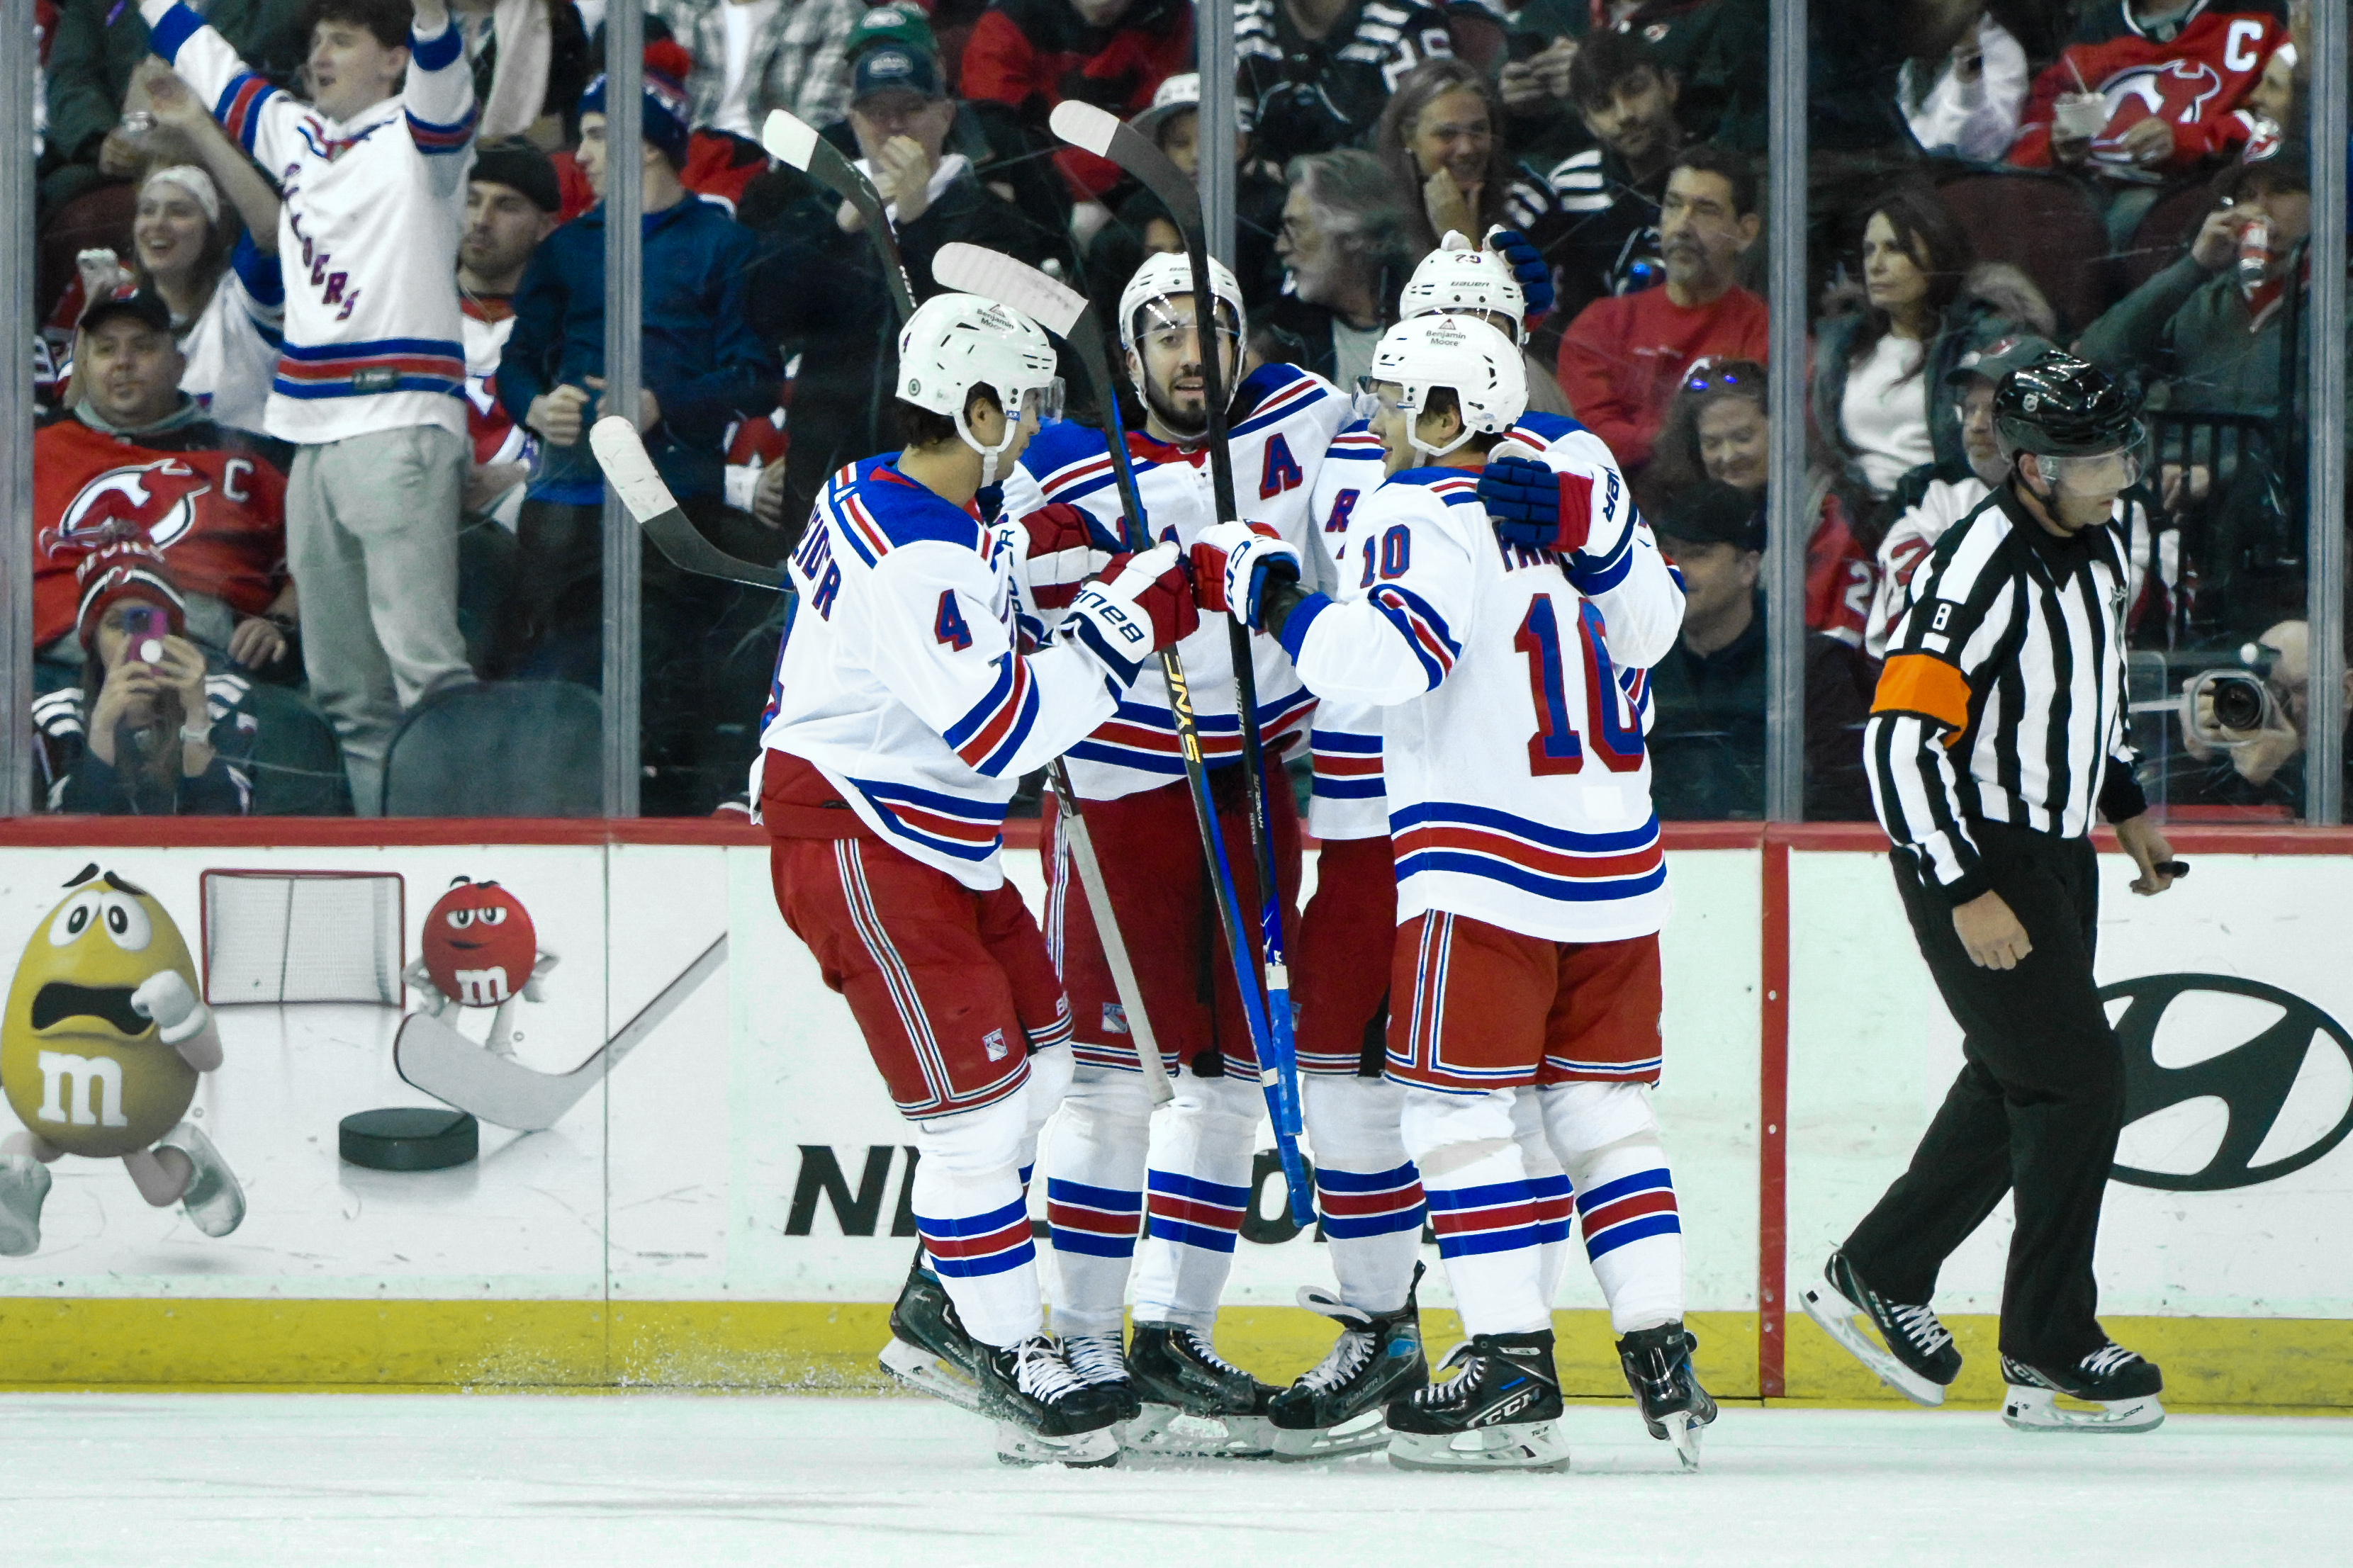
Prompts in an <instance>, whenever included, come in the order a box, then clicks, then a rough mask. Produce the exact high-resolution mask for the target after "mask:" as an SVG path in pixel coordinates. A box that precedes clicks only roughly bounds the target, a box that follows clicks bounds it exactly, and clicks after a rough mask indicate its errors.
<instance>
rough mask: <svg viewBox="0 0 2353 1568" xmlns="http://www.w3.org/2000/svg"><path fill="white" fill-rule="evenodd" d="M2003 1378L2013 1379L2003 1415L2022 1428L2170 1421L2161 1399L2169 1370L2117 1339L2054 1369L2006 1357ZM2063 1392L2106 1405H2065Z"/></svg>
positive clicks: (2126, 1427)
mask: <svg viewBox="0 0 2353 1568" xmlns="http://www.w3.org/2000/svg"><path fill="white" fill-rule="evenodd" d="M2001 1380H2002V1382H2004V1383H2006V1384H2010V1387H2009V1390H2008V1391H2007V1393H2006V1394H2005V1395H2004V1397H2003V1399H2002V1402H2001V1418H2002V1419H2003V1420H2004V1421H2007V1422H2009V1423H2010V1425H2011V1426H2015V1427H2017V1428H2018V1429H2019V1430H2020V1431H2021V1432H2154V1431H2155V1430H2157V1428H2158V1426H2162V1425H2163V1424H2164V1422H2165V1406H2164V1405H2160V1404H2158V1399H2157V1396H2158V1392H2159V1391H2160V1390H2162V1389H2163V1388H2164V1387H2165V1374H2164V1373H2160V1372H2158V1370H2157V1368H2156V1367H2155V1366H2154V1365H2153V1364H2151V1363H2148V1362H2146V1361H2143V1360H2142V1359H2141V1358H2140V1357H2139V1356H2138V1355H2136V1354H2135V1353H2134V1352H2131V1351H2128V1350H2126V1349H2125V1348H2124V1346H2122V1345H2120V1344H2118V1343H2116V1342H2115V1341H2114V1340H2110V1341H2109V1342H2107V1343H2106V1344H2105V1345H2103V1346H2101V1347H2100V1348H2099V1349H2098V1350H2095V1351H2094V1352H2092V1353H2091V1354H2090V1355H2087V1356H2085V1357H2084V1359H2083V1360H2082V1361H2079V1362H2077V1363H2075V1364H2074V1365H2073V1366H2071V1367H2066V1368H2063V1369H2061V1370H2059V1371H2055V1372H2045V1371H2043V1370H2042V1369H2041V1368H2039V1367H2031V1366H2028V1365H2027V1364H2026V1363H2023V1362H2019V1361H2012V1360H2011V1359H2010V1357H2008V1356H2004V1357H2002V1358H2001ZM2061 1394H2065V1395H2067V1396H2068V1397H2069V1398H2070V1399H2080V1400H2083V1401H2084V1402H2085V1403H2086V1404H2091V1405H2100V1406H2101V1407H2102V1408H2100V1409H2098V1410H2078V1409H2073V1408H2071V1407H2069V1406H2066V1405H2061V1404H2059V1403H2058V1399H2059V1395H2061Z"/></svg>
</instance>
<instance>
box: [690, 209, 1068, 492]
mask: <svg viewBox="0 0 2353 1568" xmlns="http://www.w3.org/2000/svg"><path fill="white" fill-rule="evenodd" d="M786 174H789V171H787V172H786ZM791 177H792V178H793V179H794V180H796V181H797V180H798V176H797V175H793V176H791ZM802 184H803V185H804V187H805V188H804V190H803V192H802V194H800V195H798V196H797V199H790V200H784V201H777V200H776V187H771V189H770V190H769V191H766V192H762V193H761V198H760V200H759V202H758V203H757V204H756V205H755V204H754V200H753V198H752V193H750V192H747V193H746V199H745V204H744V205H745V210H746V211H747V212H750V213H757V214H760V215H762V216H765V217H766V221H765V223H763V225H762V226H761V228H760V232H759V240H758V244H757V247H756V249H757V254H758V261H757V266H756V269H755V271H754V277H753V281H752V289H751V300H750V305H749V309H750V310H751V326H752V330H753V331H755V332H756V333H757V334H758V335H759V337H760V339H761V341H762V342H767V343H780V344H782V345H783V347H784V352H785V353H786V356H787V357H790V356H793V355H798V356H799V358H800V370H799V374H798V375H797V378H796V380H795V382H794V387H793V412H792V446H791V447H790V449H789V452H788V455H787V456H786V459H785V462H786V469H785V488H786V506H787V507H788V508H789V509H790V510H789V511H788V512H787V514H786V515H787V524H788V526H789V527H790V528H793V529H796V530H797V529H798V527H799V526H800V523H801V521H802V520H803V519H805V518H806V517H807V515H808V509H809V508H810V506H811V505H813V504H814V503H815V501H816V499H817V495H818V490H819V489H822V488H823V486H824V484H825V479H826V476H827V475H828V474H830V473H832V472H833V470H834V469H836V468H839V467H841V465H842V464H844V463H848V462H852V461H855V460H856V459H858V458H871V457H872V456H873V455H874V454H875V453H877V452H886V451H890V450H892V448H894V447H897V446H898V445H899V434H898V425H897V421H896V419H895V417H894V416H893V415H892V401H893V395H894V393H895V391H896V388H897V385H898V378H899V350H898V344H899V319H898V316H897V313H896V312H895V311H894V310H892V304H891V297H890V294H889V292H888V291H887V290H886V289H885V288H884V286H883V281H882V264H881V261H880V260H878V259H877V258H876V257H875V254H874V247H873V244H872V243H871V241H870V240H869V239H868V237H867V236H866V235H865V234H863V233H859V234H849V233H845V232H844V231H843V229H842V227H841V225H840V224H839V222H837V221H836V219H835V214H836V212H837V211H838V210H839V206H840V205H841V204H840V202H839V200H838V199H837V198H835V197H834V196H832V195H830V194H828V193H826V192H823V191H820V190H818V189H817V188H816V187H815V186H814V185H807V184H806V183H805V182H803V183H802ZM755 188H756V187H755ZM898 237H899V254H900V258H901V259H902V261H903V262H904V263H905V265H906V268H907V279H908V284H909V287H910V288H911V289H913V293H914V296H915V300H916V302H917V303H919V304H920V303H921V302H922V301H923V300H928V299H930V298H931V297H932V296H933V295H934V294H937V293H939V292H941V291H942V290H941V288H940V285H939V284H938V283H937V282H936V281H934V279H933V277H932V258H934V256H936V255H938V254H939V250H940V247H942V246H944V245H946V244H948V243H949V242H951V241H953V240H962V241H964V242H965V244H967V245H977V246H982V247H986V248H987V249H990V250H999V251H1003V252H1004V253H1005V254H1007V255H1008V256H1012V257H1016V258H1019V259H1020V260H1023V261H1027V262H1029V263H1031V264H1032V265H1035V264H1037V263H1038V262H1040V261H1042V260H1044V259H1045V258H1047V257H1048V256H1049V255H1050V254H1051V252H1050V251H1049V249H1048V248H1047V247H1046V245H1045V244H1044V243H1043V238H1044V237H1042V236H1041V235H1040V234H1039V230H1038V227H1037V226H1036V225H1034V224H1032V223H1030V222H1029V220H1028V219H1026V218H1025V217H1023V216H1022V215H1021V214H1020V213H1019V212H1018V211H1017V210H1015V208H1014V207H1013V205H1012V204H1010V203H1008V202H1007V201H1006V200H1004V199H1003V198H1002V197H1000V196H998V195H997V194H996V193H995V192H993V191H991V190H990V189H989V188H988V187H987V186H986V185H984V184H981V183H980V181H979V180H978V179H976V177H974V176H973V175H972V174H970V173H969V172H966V173H965V174H961V175H959V176H958V177H957V178H956V179H955V181H953V182H952V183H951V184H949V185H948V187H947V188H946V189H945V190H944V191H942V192H941V193H940V195H939V198H938V199H937V200H936V201H934V202H933V203H932V204H931V205H929V206H927V207H925V208H924V209H923V216H921V217H919V218H917V219H915V220H914V221H913V223H909V224H905V225H902V226H901V227H900V228H899V230H898ZM648 357H649V359H650V358H651V356H650V355H649V356H648Z"/></svg>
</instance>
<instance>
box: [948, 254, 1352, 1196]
mask: <svg viewBox="0 0 2353 1568" xmlns="http://www.w3.org/2000/svg"><path fill="white" fill-rule="evenodd" d="M932 269H933V275H934V277H936V278H938V279H940V280H941V281H942V282H944V283H946V284H947V285H948V286H949V287H950V288H954V289H965V291H967V292H969V293H974V294H979V295H982V296H984V297H986V298H987V299H991V300H996V301H997V303H999V304H1001V305H1007V306H1010V307H1011V308H1012V309H1014V310H1018V311H1020V312H1021V313H1022V314H1023V315H1025V316H1028V317H1029V318H1030V319H1031V320H1032V321H1037V322H1038V323H1039V325H1041V326H1043V327H1044V328H1045V329H1046V330H1047V331H1050V332H1052V333H1053V334H1054V335H1055V336H1057V337H1059V338H1060V339H1062V340H1063V341H1064V342H1067V343H1069V344H1070V345H1071V349H1072V351H1073V352H1075V353H1077V354H1078V356H1079V363H1081V364H1082V365H1083V366H1084V367H1085V369H1086V373H1087V378H1088V379H1089V380H1090V381H1092V382H1093V383H1094V385H1095V391H1096V395H1098V396H1100V397H1101V398H1102V399H1103V418H1104V423H1105V424H1106V425H1108V426H1109V427H1110V428H1109V429H1108V430H1107V431H1106V432H1105V438H1104V445H1105V446H1106V447H1108V448H1109V449H1110V456H1111V465H1112V476H1113V481H1114V482H1115V483H1116V484H1117V486H1118V488H1119V501H1120V508H1121V510H1123V511H1124V513H1125V514H1126V523H1127V544H1128V547H1129V548H1130V549H1131V550H1135V551H1139V552H1140V551H1144V550H1147V549H1149V548H1151V544H1152V531H1151V528H1150V526H1149V525H1148V523H1147V522H1146V521H1145V515H1144V498H1143V497H1142V496H1141V495H1140V494H1139V493H1138V492H1137V490H1136V488H1135V467H1134V461H1133V460H1132V459H1131V458H1130V457H1129V455H1128V450H1127V431H1126V430H1125V429H1124V427H1123V426H1122V424H1121V421H1120V416H1119V389H1118V387H1117V385H1116V384H1114V383H1113V381H1112V379H1111V360H1110V348H1109V343H1108V341H1107V339H1108V334H1107V333H1106V332H1105V331H1103V327H1102V325H1101V323H1099V322H1098V321H1095V319H1094V310H1093V307H1092V306H1091V305H1089V304H1088V303H1087V301H1086V300H1085V299H1084V298H1082V296H1081V295H1079V294H1078V293H1077V292H1075V291H1074V290H1072V289H1069V288H1067V287H1066V286H1064V285H1062V284H1060V283H1057V282H1056V281H1054V280H1053V279H1050V278H1049V277H1047V276H1046V275H1045V274H1044V273H1042V272H1040V271H1039V270H1038V269H1037V268H1034V267H1031V266H1029V265H1028V264H1026V263H1024V262H1020V261H1016V260H1015V259H1013V258H1011V257H1009V256H1003V255H999V254H998V253H997V252H996V251H993V250H985V249H983V248H981V247H979V246H976V245H965V244H963V243H961V242H957V243H954V244H949V245H944V246H942V247H940V252H939V255H938V256H937V257H936V258H934V260H933V263H932ZM1160 673H1161V677H1162V679H1164V680H1166V683H1167V686H1168V706H1169V710H1170V712H1171V713H1172V714H1173V715H1174V717H1175V719H1176V743H1177V749H1178V751H1179V752H1181V753H1182V754H1183V756H1184V759H1185V782H1186V784H1187V787H1188V788H1189V789H1190V791H1191V793H1192V796H1193V815H1194V817H1195V819H1196V820H1197V821H1198V824H1199V826H1200V829H1201V853H1202V855H1203V857H1204V858H1206V859H1207V860H1208V866H1209V870H1210V877H1211V880H1212V882H1213V883H1214V885H1215V889H1216V893H1217V903H1218V920H1219V925H1220V926H1221V927H1222V928H1223V930H1224V931H1225V937H1226V951H1227V952H1228V954H1229V956H1230V957H1231V958H1232V960H1233V965H1234V988H1235V990H1236V992H1237V993H1239V994H1240V997H1241V1003H1242V1017H1243V1021H1244V1023H1245V1024H1246V1025H1247V1026H1248V1027H1249V1029H1250V1047H1251V1049H1252V1050H1253V1051H1254V1052H1256V1054H1257V1056H1258V1060H1259V1087H1260V1089H1261V1090H1263V1091H1264V1093H1265V1095H1266V1103H1267V1112H1268V1119H1269V1120H1270V1121H1271V1122H1272V1123H1273V1126H1274V1147H1275V1152H1276V1154H1277V1155H1278V1156H1279V1157H1280V1158H1281V1160H1282V1180H1283V1185H1284V1186H1285V1187H1286V1188H1288V1189H1289V1192H1290V1195H1291V1213H1292V1217H1293V1219H1294V1220H1295V1221H1296V1222H1297V1223H1298V1224H1299V1225H1300V1226H1302V1227H1303V1228H1304V1227H1305V1226H1309V1225H1312V1224H1314V1190H1313V1189H1312V1188H1311V1187H1309V1185H1308V1184H1307V1168H1306V1165H1305V1163H1303V1161H1302V1160H1301V1159H1300V1155H1299V1131H1300V1130H1299V1124H1298V1105H1299V1088H1298V1079H1297V1077H1296V1073H1297V1068H1296V1066H1295V1058H1291V1057H1289V1056H1288V1055H1287V1054H1283V1055H1280V1056H1279V1055H1278V1053H1279V1052H1284V1053H1287V1047H1289V1045H1290V1032H1289V1029H1288V1028H1287V1027H1286V1028H1285V1029H1284V1031H1283V1033H1282V1035H1280V1036H1276V1035H1274V1034H1272V1032H1271V1030H1270V1028H1269V1026H1268V1011H1267V1009H1266V1008H1265V1007H1263V1006H1262V1005H1261V1001H1260V996H1259V988H1258V981H1257V978H1256V977H1255V976H1254V975H1253V974H1252V973H1250V943H1249V941H1248V939H1247V936H1246V934H1245V933H1246V931H1247V928H1246V927H1245V926H1244V925H1243V923H1242V912H1241V898H1240V894H1239V893H1237V892H1236V891H1235V889H1234V877H1233V870H1232V868H1230V867H1229V865H1228V864H1227V860H1226V840H1225V836H1224V834H1223V833H1222V832H1220V831H1219V826H1218V806H1217V802H1216V801H1215V799H1214V798H1212V796H1211V795H1210V794H1209V770H1208V763H1206V762H1205V761H1204V760H1203V757H1202V752H1201V733H1200V729H1199V726H1198V724H1196V723H1195V721H1194V719H1193V692H1192V688H1191V687H1190V686H1189V685H1187V682H1186V679H1185V665H1184V661H1183V660H1182V659H1180V658H1178V657H1177V655H1176V649H1175V648H1173V647H1172V648H1169V649H1167V650H1166V651H1165V652H1163V653H1162V654H1161V655H1160ZM1264 874H1265V873H1264V871H1263V869H1261V876H1263V875H1264ZM1267 885H1268V886H1270V887H1271V886H1272V883H1271V882H1270V883H1268V884H1267ZM1087 891H1088V897H1089V898H1091V899H1092V898H1093V897H1094V896H1095V891H1094V889H1093V888H1092V885H1091V886H1090V887H1089V888H1088V889H1087ZM1283 1005H1284V1006H1285V1008H1286V1009H1287V1008H1288V1006H1289V998H1288V994H1287V992H1286V993H1285V994H1284V996H1283ZM1287 1022H1288V1020H1287V1018H1286V1024H1287ZM1276 1041H1279V1042H1280V1044H1279V1045H1275V1044H1273V1042H1276ZM1286 1068H1287V1069H1288V1076H1286V1070H1285V1069H1286ZM1286 1090H1287V1091H1288V1093H1289V1110H1290V1111H1291V1115H1290V1117H1289V1118H1288V1120H1287V1121H1286V1118H1285V1115H1284V1110H1285V1109H1286V1108H1285V1103H1284V1094H1285V1091H1286Z"/></svg>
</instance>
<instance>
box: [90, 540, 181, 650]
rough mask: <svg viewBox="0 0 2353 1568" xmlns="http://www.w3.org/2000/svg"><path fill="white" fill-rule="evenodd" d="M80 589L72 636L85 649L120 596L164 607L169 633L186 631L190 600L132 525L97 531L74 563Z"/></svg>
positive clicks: (93, 641)
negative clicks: (77, 563) (118, 529)
mask: <svg viewBox="0 0 2353 1568" xmlns="http://www.w3.org/2000/svg"><path fill="white" fill-rule="evenodd" d="M74 581H75V582H76V584H79V586H80V588H81V609H80V611H79V613H78V614H77V615H76V616H75V617H74V627H75V636H76V637H79V639H80V642H81V646H82V647H84V648H85V649H90V650H94V649H95V648H96V647H97V644H98V624H99V623H100V621H102V620H104V619H105V618H106V612H107V610H108V609H109V608H110V607H111V606H112V605H114V604H115V603H116V602H117V601H118V600H122V599H142V600H144V601H146V602H147V603H148V604H151V605H154V606H155V607H156V608H157V609H160V610H162V611H163V612H164V622H165V624H166V625H167V626H170V628H171V632H172V635H173V636H174V637H179V636H181V635H183V634H184V633H185V631H186V630H187V625H188V605H187V601H186V600H185V599H183V598H181V597H180V590H179V589H178V587H176V586H175V585H174V584H173V582H172V574H171V570H170V568H168V567H166V566H165V565H164V557H163V554H162V552H159V551H158V550H157V549H156V548H155V547H154V546H153V544H150V543H148V542H147V541H146V540H145V539H144V538H142V537H141V536H140V535H138V534H137V533H135V532H133V531H130V530H127V529H126V530H122V531H107V532H102V533H100V534H99V535H98V536H96V542H95V543H94V545H93V547H92V548H91V550H90V553H89V554H87V555H85V556H83V557H82V562H81V564H80V565H79V566H77V567H75V568H74Z"/></svg>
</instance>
